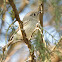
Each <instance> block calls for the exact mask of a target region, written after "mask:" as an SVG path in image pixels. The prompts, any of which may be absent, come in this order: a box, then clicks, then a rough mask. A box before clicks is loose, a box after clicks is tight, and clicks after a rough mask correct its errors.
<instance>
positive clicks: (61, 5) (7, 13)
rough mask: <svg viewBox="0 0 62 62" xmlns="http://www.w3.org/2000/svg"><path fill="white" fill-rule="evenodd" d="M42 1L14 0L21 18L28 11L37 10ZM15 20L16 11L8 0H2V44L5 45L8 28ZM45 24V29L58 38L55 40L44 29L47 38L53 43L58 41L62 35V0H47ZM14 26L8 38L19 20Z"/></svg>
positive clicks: (0, 34) (0, 36)
mask: <svg viewBox="0 0 62 62" xmlns="http://www.w3.org/2000/svg"><path fill="white" fill-rule="evenodd" d="M40 1H41V0H14V3H15V4H16V7H17V10H18V11H19V16H20V19H21V20H23V18H24V16H25V15H26V14H27V13H28V12H30V11H33V10H36V9H37V8H38V6H39V3H40ZM14 20H15V19H14V13H13V10H12V8H11V6H10V5H9V2H8V0H5V1H4V0H0V46H4V45H5V34H6V30H7V29H8V27H9V25H10V24H11V23H12V22H13V21H14ZM43 24H44V29H46V31H47V32H48V33H50V34H51V35H53V36H54V38H55V39H57V40H54V39H53V38H52V36H51V35H49V34H48V33H47V32H45V31H44V37H45V40H46V41H47V40H48V41H50V42H51V43H52V42H53V41H54V42H57V41H58V40H59V39H60V36H61V35H62V0H59V1H58V0H55V1H52V0H45V2H44V15H43ZM14 26H15V27H14ZM14 26H12V28H10V29H9V30H8V35H7V40H9V38H10V36H11V35H12V34H13V32H14V30H16V29H17V28H18V22H16V23H15V24H14Z"/></svg>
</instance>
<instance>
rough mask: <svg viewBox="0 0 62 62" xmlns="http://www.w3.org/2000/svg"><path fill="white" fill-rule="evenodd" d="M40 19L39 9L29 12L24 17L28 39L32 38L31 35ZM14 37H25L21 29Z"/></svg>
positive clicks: (17, 38) (16, 38)
mask: <svg viewBox="0 0 62 62" xmlns="http://www.w3.org/2000/svg"><path fill="white" fill-rule="evenodd" d="M38 21H39V11H32V12H29V13H27V14H26V16H25V17H24V18H23V29H24V30H25V33H26V35H27V38H28V39H30V36H31V35H32V33H33V31H34V29H35V27H36V24H37V23H38ZM13 39H15V40H19V39H23V38H22V34H21V30H20V29H19V30H18V32H17V33H16V34H15V35H14V37H13Z"/></svg>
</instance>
